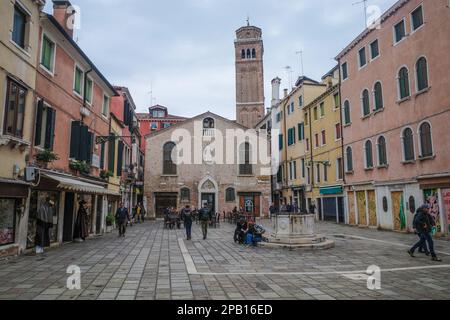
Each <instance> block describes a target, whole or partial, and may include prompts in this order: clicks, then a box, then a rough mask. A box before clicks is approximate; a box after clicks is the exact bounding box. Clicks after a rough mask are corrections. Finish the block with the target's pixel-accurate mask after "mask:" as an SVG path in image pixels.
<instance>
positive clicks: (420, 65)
mask: <svg viewBox="0 0 450 320" xmlns="http://www.w3.org/2000/svg"><path fill="white" fill-rule="evenodd" d="M416 83H417V92H420V91H422V90H425V89H427V88H428V66H427V59H425V57H421V58H420V59H419V60H417V62H416Z"/></svg>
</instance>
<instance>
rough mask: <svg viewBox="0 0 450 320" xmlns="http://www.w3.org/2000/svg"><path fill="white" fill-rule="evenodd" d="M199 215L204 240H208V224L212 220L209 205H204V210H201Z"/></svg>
mask: <svg viewBox="0 0 450 320" xmlns="http://www.w3.org/2000/svg"><path fill="white" fill-rule="evenodd" d="M198 215H199V220H200V222H201V224H202V233H203V240H206V237H207V236H208V224H209V223H210V221H211V220H212V214H211V210H209V208H208V204H207V203H205V204H204V205H203V208H201V209H200V211H199V212H198Z"/></svg>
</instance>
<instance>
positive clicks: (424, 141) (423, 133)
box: [419, 122, 433, 158]
mask: <svg viewBox="0 0 450 320" xmlns="http://www.w3.org/2000/svg"><path fill="white" fill-rule="evenodd" d="M419 136H420V151H421V157H422V158H425V157H431V156H432V155H433V142H432V139H431V126H430V124H429V123H428V122H424V123H422V125H421V126H420V129H419Z"/></svg>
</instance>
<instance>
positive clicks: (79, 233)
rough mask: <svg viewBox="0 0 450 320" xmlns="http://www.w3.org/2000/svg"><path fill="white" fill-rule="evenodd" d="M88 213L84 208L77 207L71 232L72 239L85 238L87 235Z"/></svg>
mask: <svg viewBox="0 0 450 320" xmlns="http://www.w3.org/2000/svg"><path fill="white" fill-rule="evenodd" d="M87 223H88V213H87V211H86V209H85V208H84V207H83V206H81V207H80V209H78V215H77V220H76V221H75V229H74V232H73V237H74V239H83V240H84V239H86V238H87V237H88V236H89V230H88V226H87Z"/></svg>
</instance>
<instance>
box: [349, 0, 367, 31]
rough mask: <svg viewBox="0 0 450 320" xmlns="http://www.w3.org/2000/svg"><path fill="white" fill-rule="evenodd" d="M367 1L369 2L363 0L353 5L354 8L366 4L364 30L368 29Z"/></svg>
mask: <svg viewBox="0 0 450 320" xmlns="http://www.w3.org/2000/svg"><path fill="white" fill-rule="evenodd" d="M367 1H369V0H361V1H358V2H355V3H352V6H356V5H359V4H364V28H367Z"/></svg>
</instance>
